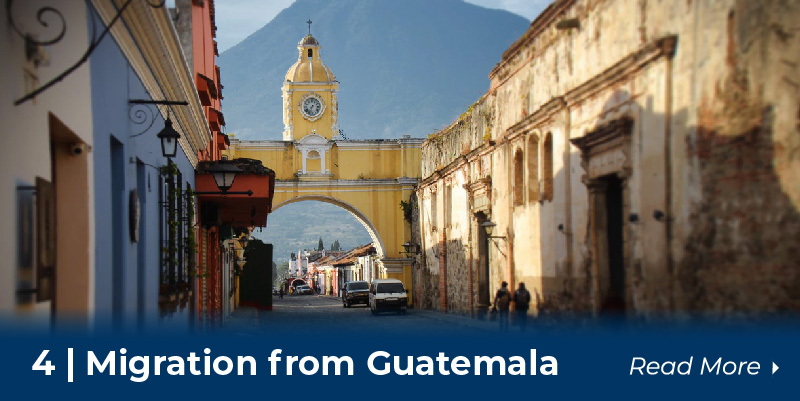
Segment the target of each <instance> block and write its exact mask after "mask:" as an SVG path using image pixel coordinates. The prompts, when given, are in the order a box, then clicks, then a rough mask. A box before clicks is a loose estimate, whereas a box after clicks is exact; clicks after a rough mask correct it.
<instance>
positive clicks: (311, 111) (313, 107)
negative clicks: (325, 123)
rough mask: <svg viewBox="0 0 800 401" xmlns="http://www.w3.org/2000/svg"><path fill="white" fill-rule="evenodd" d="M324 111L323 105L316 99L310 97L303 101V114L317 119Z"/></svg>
mask: <svg viewBox="0 0 800 401" xmlns="http://www.w3.org/2000/svg"><path fill="white" fill-rule="evenodd" d="M321 110H322V103H320V102H319V99H317V98H315V97H309V98H308V99H306V100H304V101H303V112H304V113H305V114H306V115H307V116H309V117H316V116H317V114H319V112H320V111H321Z"/></svg>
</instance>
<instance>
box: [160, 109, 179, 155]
mask: <svg viewBox="0 0 800 401" xmlns="http://www.w3.org/2000/svg"><path fill="white" fill-rule="evenodd" d="M156 136H157V137H158V139H160V140H161V154H162V155H164V157H166V158H168V159H169V158H172V157H175V154H177V153H178V139H179V138H180V137H181V134H179V133H178V131H175V128H173V127H172V121H170V119H169V117H167V119H166V120H165V121H164V129H162V130H161V132H159V133H158V135H156Z"/></svg>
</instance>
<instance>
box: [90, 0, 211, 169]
mask: <svg viewBox="0 0 800 401" xmlns="http://www.w3.org/2000/svg"><path fill="white" fill-rule="evenodd" d="M92 5H93V6H94V8H95V10H96V11H97V13H98V15H100V18H101V19H102V20H103V22H104V23H105V24H108V23H109V22H110V21H111V19H112V18H113V17H114V16H115V15H116V13H117V6H116V4H115V2H113V1H107V0H92ZM121 22H122V23H121V24H115V25H114V26H113V27H112V28H111V31H110V32H111V35H112V36H113V37H114V40H115V41H116V42H117V44H118V45H119V48H120V49H121V51H122V53H123V54H124V55H125V58H126V59H127V60H128V62H129V63H130V65H131V66H132V68H133V70H134V71H135V72H136V74H137V75H138V77H139V79H140V80H141V81H142V84H143V85H144V87H145V89H146V90H147V92H148V93H149V94H150V97H151V98H153V99H178V100H186V101H188V102H189V105H188V106H185V107H184V106H182V107H171V108H170V109H169V112H170V114H171V115H172V116H173V118H172V119H173V121H175V123H176V124H175V129H176V130H177V131H179V132H181V133H182V135H181V138H180V140H179V143H180V146H181V149H182V150H183V151H184V153H185V154H186V156H187V158H188V159H189V161H190V162H191V163H192V166H196V165H197V153H198V152H199V151H201V150H203V149H205V148H206V147H207V146H208V143H209V142H210V141H211V130H210V128H209V127H208V121H207V120H206V116H205V113H204V112H203V106H202V105H201V104H200V98H199V97H198V94H197V90H196V87H195V85H194V76H193V74H192V72H191V71H190V70H189V66H188V64H187V62H186V57H185V56H184V54H183V50H182V48H181V44H180V41H179V40H178V35H177V32H176V31H175V27H174V26H173V24H172V20H171V19H170V17H169V12H168V11H167V9H166V7H160V8H152V7H150V6H149V4H148V3H147V2H139V1H136V2H133V3H131V4H130V6H129V8H128V10H127V11H126V12H125V13H124V14H123V15H122V20H121ZM162 117H164V118H165V119H166V117H167V115H166V114H163V113H162Z"/></svg>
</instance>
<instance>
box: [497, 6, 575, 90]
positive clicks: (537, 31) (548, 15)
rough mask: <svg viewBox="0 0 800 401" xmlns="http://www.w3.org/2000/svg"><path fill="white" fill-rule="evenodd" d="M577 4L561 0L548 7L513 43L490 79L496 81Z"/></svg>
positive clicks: (504, 53)
mask: <svg viewBox="0 0 800 401" xmlns="http://www.w3.org/2000/svg"><path fill="white" fill-rule="evenodd" d="M574 3H575V0H561V1H556V2H554V3H553V4H550V5H549V6H547V8H545V9H544V11H542V13H541V14H539V16H538V17H536V19H535V20H533V22H531V25H530V26H529V27H528V30H527V31H526V32H525V34H524V35H522V36H521V37H520V38H519V39H517V41H516V42H514V43H512V44H511V46H509V47H508V49H506V51H505V52H503V56H502V59H501V61H500V62H499V63H497V65H496V66H495V67H494V68H493V69H492V71H491V72H490V73H489V79H494V78H495V76H497V74H498V73H499V72H500V70H502V69H503V68H504V67H506V66H507V65H508V64H509V62H510V60H511V59H513V58H514V57H515V56H516V55H517V54H519V53H520V52H521V51H522V49H524V48H526V47H528V44H529V43H530V42H532V41H533V40H534V39H536V38H538V37H539V35H541V34H542V32H544V31H545V30H546V29H547V28H549V27H550V26H551V25H553V23H554V22H555V19H556V18H557V17H558V16H560V15H561V14H563V13H564V12H565V11H566V10H567V9H568V8H570V7H572V5H573V4H574Z"/></svg>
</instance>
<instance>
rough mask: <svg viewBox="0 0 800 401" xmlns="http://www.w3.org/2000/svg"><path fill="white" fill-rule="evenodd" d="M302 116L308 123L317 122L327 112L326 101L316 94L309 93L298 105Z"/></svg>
mask: <svg viewBox="0 0 800 401" xmlns="http://www.w3.org/2000/svg"><path fill="white" fill-rule="evenodd" d="M297 106H298V108H299V109H300V114H302V115H303V118H305V119H306V120H308V121H316V120H318V119H319V118H320V117H322V114H323V113H324V112H325V101H324V100H322V98H321V97H319V95H317V94H316V93H314V92H308V93H306V94H305V95H303V97H302V98H300V102H299V103H298V105H297Z"/></svg>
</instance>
